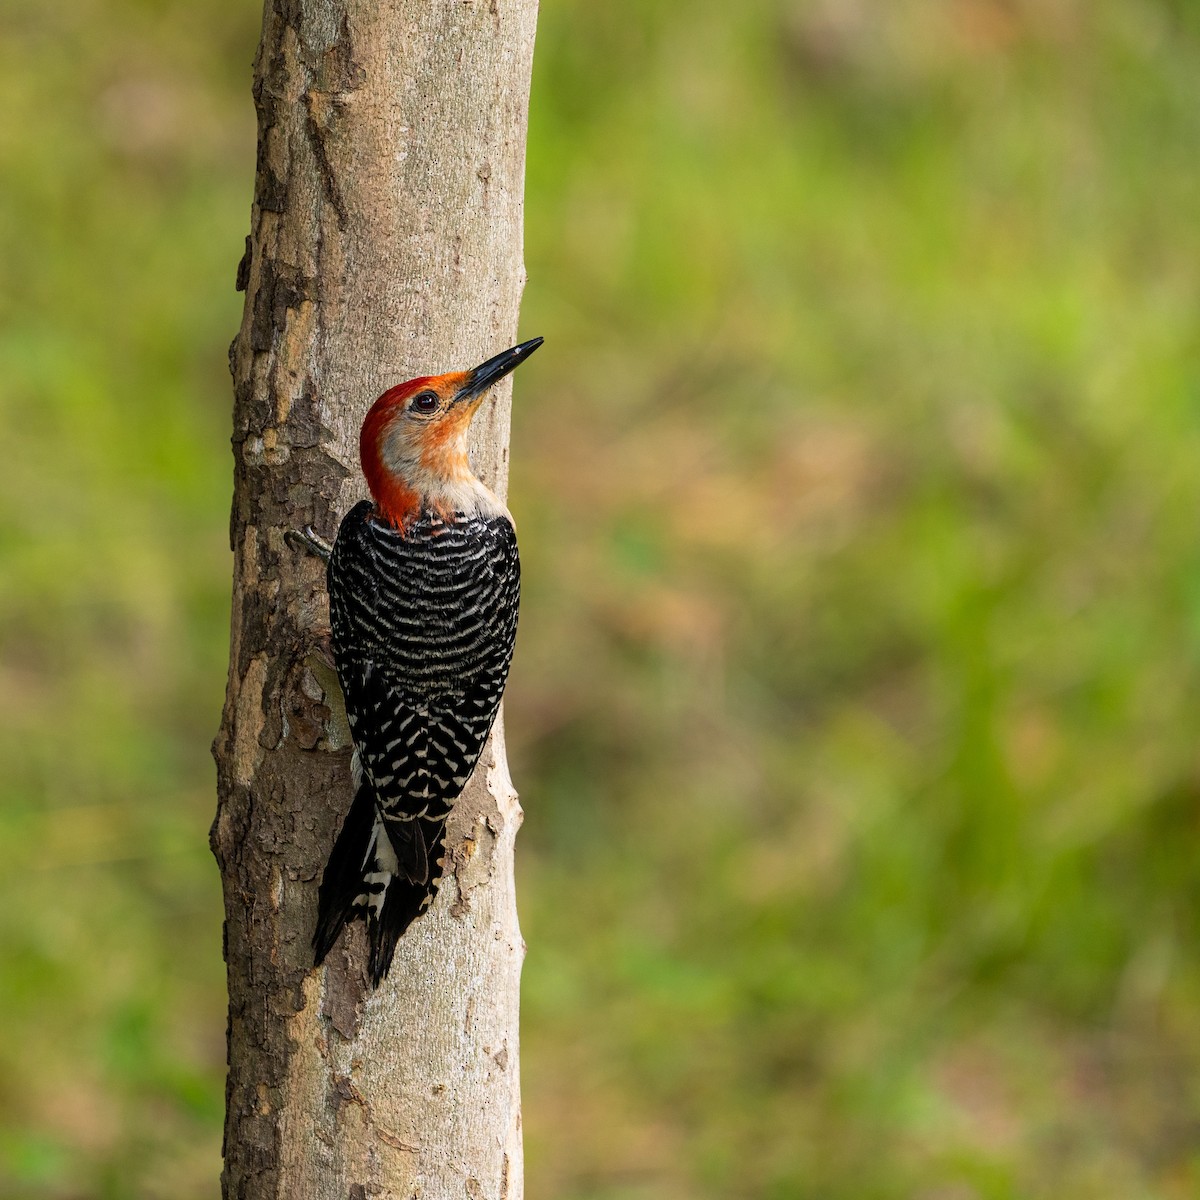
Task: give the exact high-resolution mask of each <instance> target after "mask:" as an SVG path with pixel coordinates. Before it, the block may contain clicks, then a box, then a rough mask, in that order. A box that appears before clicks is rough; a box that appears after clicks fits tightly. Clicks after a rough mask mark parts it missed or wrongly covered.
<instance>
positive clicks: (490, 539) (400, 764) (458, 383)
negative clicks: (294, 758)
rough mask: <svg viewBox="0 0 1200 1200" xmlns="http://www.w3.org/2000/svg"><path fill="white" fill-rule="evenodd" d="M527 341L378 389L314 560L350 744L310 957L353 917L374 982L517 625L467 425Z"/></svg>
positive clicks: (530, 347)
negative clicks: (343, 812) (349, 789)
mask: <svg viewBox="0 0 1200 1200" xmlns="http://www.w3.org/2000/svg"><path fill="white" fill-rule="evenodd" d="M541 344H542V339H541V338H534V339H533V340H532V341H528V342H522V343H521V344H520V345H517V346H514V347H512V349H510V350H505V351H504V352H503V353H502V354H497V355H496V356H495V357H494V358H489V359H488V360H487V361H486V362H484V363H481V364H480V365H479V366H478V367H476V368H475V369H474V370H471V371H461V372H455V373H452V374H448V375H435V376H423V377H421V378H419V379H410V380H409V381H408V382H407V383H402V384H399V385H398V386H396V387H393V388H391V389H389V390H388V391H386V392H384V393H383V395H382V396H380V397H379V399H378V400H376V401H375V403H374V404H373V405H372V406H371V409H370V411H369V412H368V413H367V415H366V418H365V420H364V421H363V425H362V433H361V435H360V438H359V455H360V459H361V462H362V471H363V475H364V476H365V478H366V482H367V487H368V489H369V490H370V493H371V499H370V500H363V501H360V502H359V503H358V504H356V505H355V506H354V507H353V508H352V509H351V510H350V511H349V512H348V513H347V514H346V516H345V518H344V519H343V521H342V523H341V525H340V526H339V528H338V532H337V538H336V540H335V541H334V544H333V547H332V551H331V552H330V550H329V547H328V546H325V545H324V544H323V543H322V542H321V541H320V539H319V538H317V537H316V535H314V534H312V532H311V530H307V531H306V532H305V536H304V537H303V538H302V541H304V542H306V543H307V545H308V548H310V549H313V550H315V552H317V553H320V554H322V557H325V556H326V555H328V575H327V577H328V586H329V612H330V624H331V627H332V632H333V639H332V640H333V656H334V663H335V665H336V667H337V674H338V679H339V680H340V682H341V685H342V691H343V692H344V693H345V697H346V714H347V716H348V717H349V721H350V733H351V737H352V740H353V742H354V755H353V758H352V763H351V765H352V773H353V781H354V799H353V801H352V803H351V806H350V811H349V813H348V815H347V816H346V819H345V822H344V823H343V825H342V829H341V832H340V833H339V834H338V837H337V840H336V842H335V843H334V846H333V851H332V853H331V854H330V856H329V862H328V864H327V865H326V867H325V872H324V875H323V877H322V879H321V886H320V891H319V899H318V914H317V926H316V931H315V933H314V935H313V948H314V951H315V961H316V963H317V965H320V963H321V962H322V961H323V960H324V958H325V956H326V955H327V954H328V953H329V951H330V950H331V949H332V948H333V945H334V943H335V942H336V941H337V939H338V935H339V934H340V933H341V931H342V929H343V928H344V927H345V926H346V925H347V924H348V923H349V922H350V921H353V920H355V919H358V918H361V919H363V920H365V921H366V924H367V934H368V938H369V941H370V957H369V962H368V971H369V974H370V978H371V983H372V985H373V986H375V987H378V986H379V984H380V983H381V982H382V980H383V978H384V976H385V975H386V974H387V971H388V968H389V967H390V966H391V963H392V956H393V955H394V953H395V950H396V943H397V942H398V941H399V939H400V937H401V935H402V934H403V933H404V931H405V930H406V929H407V928H408V927H409V925H411V924H412V922H413V921H414V920H416V918H417V917H419V916H420V915H421V914H422V913H423V912H424V911H425V910H426V909H427V908H428V907H429V905H430V904H431V903H432V901H433V898H434V896H435V895H436V894H437V889H438V885H439V884H440V883H441V879H442V874H443V866H444V843H445V836H446V818H447V817H448V816H449V815H450V810H451V808H452V806H453V804H454V801H455V800H456V799H457V798H458V796H459V794H460V793H461V792H462V790H463V788H464V787H465V786H466V782H467V779H468V778H469V777H470V775H471V771H472V769H473V768H474V766H475V763H476V760H477V759H478V758H479V755H480V752H481V751H482V750H483V745H484V742H486V741H487V737H488V734H489V733H490V732H491V728H492V723H493V722H494V721H495V719H496V712H497V710H498V709H499V707H500V698H501V696H502V695H503V693H504V684H505V681H506V680H507V678H508V667H509V663H510V661H511V659H512V653H513V645H514V642H515V640H516V633H517V605H518V600H519V597H520V586H521V565H520V559H519V558H518V555H517V538H516V533H515V531H514V528H513V522H512V517H511V516H510V515H509V512H508V509H506V508H505V507H504V505H503V504H502V503H501V502H500V501H499V500H498V499H497V498H496V496H495V495H494V494H493V493H492V492H491V491H490V490H489V489H488V488H487V487H486V486H485V485H484V484H483V483H482V482H481V481H480V480H479V479H478V478H477V477H476V476H475V474H474V473H473V472H472V470H471V467H470V464H469V463H468V460H467V431H468V429H469V427H470V424H471V418H472V417H473V416H474V415H475V412H476V411H477V410H478V408H479V406H480V404H481V402H482V400H483V396H484V393H485V392H486V391H487V390H488V388H490V387H491V386H492V385H493V384H494V383H496V382H497V381H498V380H500V379H502V378H503V377H504V376H505V375H507V374H508V373H509V372H510V371H512V370H513V369H514V368H515V367H517V366H518V365H519V364H520V363H522V362H524V361H525V359H527V358H528V357H529V356H530V355H531V354H532V353H533V352H534V351H535V350H536V349H537V348H538V347H539V346H540V345H541Z"/></svg>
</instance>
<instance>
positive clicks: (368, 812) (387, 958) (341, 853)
mask: <svg viewBox="0 0 1200 1200" xmlns="http://www.w3.org/2000/svg"><path fill="white" fill-rule="evenodd" d="M389 828H390V829H391V836H389V832H388V830H389ZM445 836H446V824H445V821H444V820H443V821H442V822H440V823H439V824H434V823H432V822H429V821H427V820H420V819H418V820H412V821H408V822H397V821H392V822H388V823H387V824H386V825H385V823H384V820H383V818H382V817H381V816H380V815H379V811H378V809H377V807H376V804H375V789H374V788H373V787H372V786H371V784H370V782H369V780H367V779H366V778H365V777H364V778H362V779H361V780H360V782H359V786H358V789H357V791H356V792H355V794H354V803H353V804H352V805H351V806H350V812H349V813H348V814H347V816H346V820H345V821H344V822H343V824H342V830H341V832H340V833H339V834H338V836H337V841H336V842H335V843H334V846H333V852H332V853H331V854H330V856H329V862H328V863H327V864H326V866H325V874H324V875H323V876H322V878H321V888H320V892H319V894H318V900H317V928H316V932H315V933H314V934H313V949H314V959H315V962H316V965H317V966H320V964H321V963H322V962H324V960H325V956H326V955H327V954H328V953H329V951H330V950H332V949H333V945H334V943H335V942H336V941H337V939H338V935H339V934H340V933H341V932H342V929H343V928H344V927H345V926H346V925H348V924H349V923H350V922H351V921H353V920H355V919H356V918H359V917H361V918H362V919H363V920H365V921H366V923H367V936H368V938H369V940H370V943H371V951H370V958H369V961H368V964H367V965H368V970H369V972H370V975H371V984H372V986H373V987H378V986H379V984H380V983H381V982H382V981H383V978H384V976H385V975H386V974H387V972H388V968H389V967H390V966H391V965H392V956H393V955H394V954H395V952H396V943H397V942H398V941H399V940H400V938H401V936H402V935H403V933H404V931H405V930H406V929H407V928H408V927H409V926H410V925H411V924H412V923H413V921H415V920H416V919H417V917H419V916H420V915H421V914H422V913H423V912H424V911H425V910H426V909H427V908H428V907H429V905H430V903H431V902H432V901H433V897H434V896H435V895H436V894H437V887H438V883H439V882H440V880H439V878H438V872H435V871H434V870H433V869H432V867H433V865H434V864H437V863H439V862H440V860H441V859H442V854H443V848H444V842H445Z"/></svg>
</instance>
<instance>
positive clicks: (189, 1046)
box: [0, 0, 1200, 1200]
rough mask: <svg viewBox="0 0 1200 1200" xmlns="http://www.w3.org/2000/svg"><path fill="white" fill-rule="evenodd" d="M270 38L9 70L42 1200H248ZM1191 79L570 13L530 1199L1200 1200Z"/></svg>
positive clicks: (1164, 67) (743, 18)
mask: <svg viewBox="0 0 1200 1200" xmlns="http://www.w3.org/2000/svg"><path fill="white" fill-rule="evenodd" d="M243 7H245V8H246V9H247V11H244V12H241V13H240V14H239V13H230V12H228V11H227V10H226V9H225V8H223V7H222V6H220V5H217V4H215V3H211V4H201V5H200V6H199V7H197V6H196V5H192V6H188V7H186V8H181V7H179V6H177V5H165V4H161V5H147V4H134V3H130V2H126V3H124V4H119V5H117V6H115V7H113V6H108V7H106V8H104V9H101V7H100V6H99V5H93V4H91V3H81V4H75V5H72V6H69V11H58V10H53V11H52V10H49V9H44V8H43V7H42V6H37V5H33V4H26V5H24V6H23V7H22V8H21V9H20V10H19V12H18V14H17V17H16V18H15V20H14V22H13V30H12V34H13V35H15V36H12V35H10V37H8V38H7V39H6V40H5V45H4V47H3V48H0V66H3V70H0V98H2V99H3V101H4V107H5V111H6V112H8V113H9V114H11V119H10V120H9V121H7V122H6V124H5V128H4V130H3V131H0V162H3V164H4V175H5V178H6V181H11V183H10V185H9V186H6V189H5V191H4V193H3V194H2V195H0V213H2V214H3V220H2V221H0V229H3V230H5V231H6V232H5V233H3V234H0V245H2V247H3V254H4V260H5V262H6V264H9V268H10V269H9V271H8V272H7V274H6V280H5V282H4V285H3V291H0V316H2V332H0V378H3V380H4V385H3V389H2V392H0V395H2V403H3V421H4V429H5V432H6V435H7V437H8V439H9V454H8V456H7V465H8V469H7V470H6V472H5V474H4V476H3V478H0V506H2V507H0V511H2V512H3V514H4V520H3V522H2V523H0V544H2V545H3V550H4V554H5V567H6V569H5V584H6V586H5V587H4V588H3V590H0V631H2V632H0V674H2V678H3V681H4V683H5V685H6V686H5V687H4V688H3V689H0V708H2V711H3V721H2V722H0V752H2V753H3V756H4V761H5V763H6V764H7V771H6V783H7V788H6V797H5V798H6V803H5V804H4V806H3V808H2V809H0V837H3V838H4V841H5V844H6V846H8V847H9V854H10V868H9V870H8V871H6V872H5V873H4V877H3V880H0V945H2V952H3V955H4V961H5V970H4V972H3V974H2V975H0V1013H2V1014H3V1017H4V1023H5V1026H6V1028H8V1029H9V1031H10V1034H13V1033H16V1036H10V1037H8V1038H5V1039H2V1040H0V1126H2V1127H3V1129H4V1133H3V1135H2V1136H0V1190H3V1192H4V1194H5V1195H12V1196H14V1197H33V1196H38V1197H43V1196H44V1197H55V1198H57V1197H84V1196H88V1197H90V1196H103V1197H113V1198H124V1197H139V1198H140V1197H159V1196H161V1197H164V1198H167V1197H169V1198H172V1200H174V1198H178V1197H183V1198H186V1197H189V1196H196V1197H201V1196H211V1195H214V1194H215V1193H216V1182H215V1179H216V1172H217V1169H218V1166H217V1156H218V1149H219V1138H220V1116H221V1086H222V1076H223V1057H224V1044H223V1030H224V1014H223V995H222V987H223V972H222V967H221V962H220V951H219V924H220V901H219V889H218V885H217V876H216V868H215V866H214V865H213V864H212V862H211V860H210V858H209V856H208V851H207V842H206V831H207V826H208V822H209V820H210V818H211V813H212V811H213V807H214V803H215V801H214V798H213V779H212V770H211V767H210V766H209V760H208V751H207V746H208V742H209V741H210V739H211V737H212V734H213V732H214V730H215V727H216V722H217V716H218V710H219V704H220V697H221V693H222V688H223V679H224V656H225V653H226V646H227V588H228V584H227V576H228V557H227V543H226V517H227V512H228V489H229V475H230V472H229V464H228V450H227V446H228V441H227V439H228V428H227V426H228V413H229V406H230V397H229V392H230V389H229V384H228V380H227V376H226V374H225V365H224V348H225V346H226V344H227V343H228V340H229V338H230V337H231V336H232V334H233V332H234V330H235V328H236V324H237V319H238V311H239V304H240V297H238V296H236V295H235V293H234V292H233V290H232V276H233V269H234V266H235V265H236V261H237V259H238V257H239V256H240V251H241V241H242V237H243V235H244V233H245V229H246V222H247V213H248V209H249V193H250V188H251V178H252V169H253V120H252V111H251V106H250V102H249V94H248V83H249V65H248V64H249V59H250V57H251V55H252V52H253V43H254V38H255V36H256V32H257V30H256V23H257V13H256V12H254V11H250V10H251V9H252V7H253V6H250V5H247V6H243ZM1198 34H1200V29H1198V28H1197V21H1196V17H1195V14H1194V13H1193V12H1192V9H1191V7H1190V6H1187V5H1184V4H1175V5H1172V4H1169V3H1165V2H1162V3H1151V2H1150V0H1100V2H1098V3H1092V4H1084V3H1082V0H1055V3H1051V4H1046V3H1040V4H1033V3H1023V2H1021V0H1008V2H1001V0H947V2H946V3H944V4H941V5H936V6H934V5H928V4H918V3H916V2H915V0H901V2H897V0H890V2H889V3H886V4H884V3H881V2H879V0H858V2H856V3H827V2H825V3H817V2H810V3H801V2H796V3H791V4H788V3H781V2H767V0H746V2H745V3H743V4H740V5H738V6H736V7H731V6H729V5H725V4H717V3H715V0H709V2H707V3H698V4H696V5H692V6H690V7H688V8H687V9H686V10H682V9H680V8H679V6H678V5H674V6H671V5H667V4H666V3H665V2H661V0H642V2H640V3H638V4H636V5H635V4H633V3H626V4H612V5H588V4H585V3H583V2H582V0H547V2H546V3H545V4H544V5H543V9H542V15H541V22H540V31H539V43H538V53H537V62H536V67H535V80H534V103H533V117H532V129H531V140H530V169H529V196H528V229H527V257H528V260H529V269H530V276H531V278H530V285H529V288H528V291H527V294H526V302H525V308H524V318H523V321H522V328H523V329H524V330H525V331H526V332H529V333H538V334H543V335H545V336H546V337H547V339H548V344H549V347H551V348H552V350H551V349H549V348H548V350H547V351H546V355H547V356H546V357H545V358H544V359H543V357H542V356H539V358H538V360H537V361H536V362H535V364H534V365H532V366H531V367H529V368H527V369H528V370H529V372H530V374H529V375H528V376H527V377H523V379H522V383H521V384H520V386H519V389H518V404H517V408H516V412H515V414H514V419H515V428H514V456H513V484H512V503H513V507H514V511H515V512H516V515H517V518H518V520H519V522H520V524H521V529H522V547H523V555H524V558H525V563H526V597H525V605H524V611H523V623H522V634H521V641H520V646H519V649H518V661H517V665H516V667H515V669H514V674H513V679H512V683H511V686H510V691H509V714H510V716H509V722H508V724H509V730H510V734H509V736H510V742H511V754H512V759H513V769H514V775H515V777H516V778H517V780H518V783H519V785H520V787H521V789H522V792H523V797H524V801H525V804H526V808H527V810H528V819H527V823H526V827H525V831H524V833H523V836H522V839H521V850H520V863H519V870H520V884H521V897H522V923H523V927H524V930H525V933H526V937H527V939H528V941H529V943H530V955H529V959H528V962H527V965H526V974H525V1019H524V1030H523V1035H524V1036H523V1047H524V1059H523V1068H524V1075H525V1092H526V1139H527V1148H528V1158H529V1162H528V1174H529V1193H530V1196H531V1200H536V1198H539V1197H546V1198H549V1197H554V1198H555V1200H642V1198H645V1200H673V1198H676V1197H678V1198H679V1200H684V1198H687V1200H692V1198H697V1197H713V1198H714V1200H715V1198H716V1197H734V1196H747V1197H756V1198H759V1200H793V1198H795V1200H803V1198H807V1197H810V1196H821V1197H829V1198H833V1200H837V1198H840V1197H844V1198H845V1200H863V1198H865V1200H871V1198H874V1197H878V1198H880V1200H885V1198H886V1200H892V1198H896V1200H900V1198H902V1197H903V1198H908V1197H922V1198H926V1200H969V1198H971V1197H979V1198H981V1200H993V1198H995V1200H1004V1198H1008V1197H1014V1198H1015V1197H1021V1198H1025V1197H1041V1196H1045V1197H1054V1198H1055V1200H1091V1198H1093V1197H1095V1198H1096V1200H1100V1198H1108V1197H1113V1196H1121V1197H1122V1198H1124V1197H1153V1198H1155V1200H1160V1198H1161V1200H1173V1198H1174V1197H1188V1196H1191V1195H1193V1194H1195V1192H1196V1191H1197V1189H1198V1188H1200V1160H1198V1158H1197V1150H1198V1148H1200V1138H1198V1134H1197V1131H1198V1129H1200V1124H1198V1120H1200V1103H1198V1101H1200V1097H1198V1096H1197V1094H1196V1092H1197V1084H1196V1082H1195V1081H1196V1079H1197V1078H1198V1077H1200V1075H1198V1071H1197V1068H1198V1067H1200V1034H1197V1031H1196V1027H1195V1021H1194V1019H1193V1016H1192V1014H1194V1012H1195V1011H1196V1009H1197V1004H1198V1002H1200V978H1198V967H1200V958H1198V955H1197V950H1196V946H1197V928H1196V923H1197V922H1196V913H1197V902H1198V900H1200V895H1198V893H1200V881H1198V877H1197V870H1196V867H1195V860H1196V854H1195V842H1196V835H1197V832H1198V826H1200V773H1198V771H1197V761H1196V753H1195V749H1194V730H1195V729H1196V728H1197V717H1198V716H1200V714H1198V713H1197V708H1198V703H1197V698H1196V690H1195V687H1194V685H1193V680H1194V678H1195V676H1196V667H1197V662H1196V660H1197V657H1198V654H1200V550H1198V549H1197V539H1196V536H1195V532H1194V527H1195V523H1196V518H1195V514H1196V512H1197V511H1200V471H1198V470H1197V467H1196V463H1197V461H1200V457H1198V456H1200V367H1198V366H1197V363H1198V362H1200V358H1198V356H1197V350H1198V349H1200V345H1198V343H1200V338H1198V336H1197V323H1196V312H1197V299H1198V297H1197V291H1198V288H1197V283H1198V272H1200V269H1198V268H1197V265H1196V264H1197V263H1198V262H1200V245H1197V243H1198V242H1200V234H1198V233H1197V231H1196V229H1195V228H1194V226H1195V222H1194V221H1190V220H1189V216H1190V214H1191V213H1193V212H1194V211H1195V210H1196V207H1197V204H1196V202H1197V190H1198V188H1197V180H1198V178H1200V176H1198V174H1197V172H1196V169H1195V161H1194V160H1195V147H1196V145H1197V144H1198V134H1200V128H1198V127H1200V70H1198V67H1200V41H1198ZM564 899H566V900H567V902H565V903H564Z"/></svg>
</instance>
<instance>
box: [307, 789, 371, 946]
mask: <svg viewBox="0 0 1200 1200" xmlns="http://www.w3.org/2000/svg"><path fill="white" fill-rule="evenodd" d="M374 825H375V794H374V792H373V791H372V789H371V787H370V786H369V785H368V784H367V783H365V782H364V783H363V784H362V785H361V786H360V787H359V789H358V791H357V792H356V793H355V795H354V803H353V804H352V805H351V806H350V811H349V813H347V814H346V819H345V821H344V822H343V823H342V831H341V833H339V834H338V836H337V841H336V842H334V844H333V851H332V853H331V854H330V855H329V861H328V862H327V863H326V864H325V874H324V875H322V877H321V890H320V892H319V893H318V898H317V928H316V931H315V932H314V933H313V951H314V955H313V957H314V965H315V966H318V967H319V966H320V965H321V963H323V962H324V961H325V956H326V955H327V954H328V953H329V952H330V950H332V949H333V944H334V942H336V941H337V940H338V934H340V933H341V932H342V927H343V926H344V925H346V924H347V923H348V922H349V921H350V920H352V919H353V918H354V916H355V915H356V914H355V901H356V900H358V898H359V897H360V896H361V895H362V891H363V861H364V859H365V858H366V856H367V849H368V847H369V846H370V844H371V832H372V829H373V828H374Z"/></svg>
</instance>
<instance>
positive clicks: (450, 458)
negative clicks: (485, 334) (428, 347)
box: [359, 338, 542, 530]
mask: <svg viewBox="0 0 1200 1200" xmlns="http://www.w3.org/2000/svg"><path fill="white" fill-rule="evenodd" d="M541 344H542V339H541V338H533V339H532V340H531V341H528V342H522V343H521V344H520V345H519V346H513V348H512V349H511V350H505V351H504V352H503V353H502V354H497V355H496V356H495V357H494V358H489V359H488V360H487V362H484V363H480V365H479V366H477V367H475V368H474V369H473V370H471V371H454V372H452V373H451V374H449V375H427V376H421V377H420V378H418V379H410V380H409V381H408V382H407V383H401V384H397V385H396V386H395V387H393V388H389V389H388V390H387V391H386V392H384V393H383V395H382V396H380V397H379V399H378V400H376V401H375V403H374V404H373V405H372V406H371V410H370V411H369V412H368V413H367V415H366V419H365V420H364V421H363V426H362V434H361V435H360V437H359V456H360V458H361V461H362V469H363V475H364V476H366V480H367V487H368V488H370V490H371V496H372V497H373V499H374V500H375V504H376V506H377V507H378V509H379V511H380V513H381V515H382V516H383V517H384V518H385V520H387V521H389V522H390V523H391V524H392V525H394V526H395V527H396V528H397V529H401V530H402V529H404V528H405V526H406V525H408V524H410V523H411V522H412V521H414V520H416V518H417V517H418V516H419V515H420V513H421V510H422V509H424V508H429V509H433V510H435V511H437V512H439V513H441V514H442V515H443V516H445V517H449V516H450V515H451V514H452V513H454V512H456V511H458V512H478V511H490V512H496V513H500V512H503V511H504V507H503V505H501V504H500V502H499V501H498V500H497V499H496V498H495V496H493V495H492V493H491V492H490V491H489V490H488V489H487V487H485V486H484V484H482V483H481V482H480V481H479V480H478V479H477V478H476V477H475V475H474V473H473V472H472V470H471V465H470V463H469V462H468V461H467V430H468V429H469V428H470V425H471V418H472V417H473V416H474V415H475V413H476V411H477V410H478V408H479V406H480V404H481V403H482V402H483V397H484V393H485V392H486V391H487V390H488V388H490V387H491V386H492V385H493V384H494V383H496V382H497V381H498V380H500V379H503V378H504V376H505V375H507V374H508V373H509V372H510V371H511V370H513V368H514V367H517V366H519V365H520V364H521V363H522V362H524V361H525V359H527V358H528V357H529V356H530V355H531V354H532V353H533V352H534V351H535V350H536V349H537V348H538V347H539V346H540V345H541Z"/></svg>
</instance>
